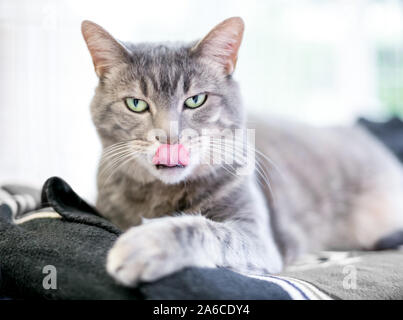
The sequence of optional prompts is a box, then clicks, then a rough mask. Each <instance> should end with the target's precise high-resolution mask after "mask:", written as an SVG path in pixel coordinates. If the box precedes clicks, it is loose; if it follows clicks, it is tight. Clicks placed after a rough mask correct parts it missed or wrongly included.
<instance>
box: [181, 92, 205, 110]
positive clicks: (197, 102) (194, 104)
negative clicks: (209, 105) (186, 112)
mask: <svg viewBox="0 0 403 320" xmlns="http://www.w3.org/2000/svg"><path fill="white" fill-rule="evenodd" d="M206 100H207V94H205V93H201V94H198V95H195V96H193V97H190V98H188V99H186V101H185V106H186V107H188V108H193V109H194V108H198V107H200V106H201V105H202V104H203V103H205V102H206Z"/></svg>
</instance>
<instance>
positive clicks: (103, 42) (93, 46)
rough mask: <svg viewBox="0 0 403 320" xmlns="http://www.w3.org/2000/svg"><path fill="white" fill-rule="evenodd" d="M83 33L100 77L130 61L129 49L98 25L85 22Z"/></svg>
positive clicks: (83, 23)
mask: <svg viewBox="0 0 403 320" xmlns="http://www.w3.org/2000/svg"><path fill="white" fill-rule="evenodd" d="M81 32H82V34H83V37H84V40H85V42H86V43H87V47H88V50H89V51H90V54H91V57H92V61H93V63H94V67H95V72H96V74H97V75H98V77H102V76H103V75H104V74H105V73H107V72H108V71H109V70H110V69H111V68H113V67H114V66H117V65H119V64H121V63H128V62H129V61H130V54H129V52H128V51H127V49H126V48H125V47H124V46H123V45H122V44H121V43H119V42H118V41H117V40H116V39H115V38H114V37H112V36H111V35H110V34H109V33H108V32H107V31H106V30H105V29H104V28H102V27H101V26H99V25H97V24H96V23H94V22H91V21H88V20H85V21H83V22H82V24H81Z"/></svg>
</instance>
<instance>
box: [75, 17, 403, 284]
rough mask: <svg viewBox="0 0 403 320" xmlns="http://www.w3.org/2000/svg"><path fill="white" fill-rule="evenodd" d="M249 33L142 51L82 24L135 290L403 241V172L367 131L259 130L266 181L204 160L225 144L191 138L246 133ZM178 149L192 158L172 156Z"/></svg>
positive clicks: (235, 28) (259, 173) (116, 216)
mask: <svg viewBox="0 0 403 320" xmlns="http://www.w3.org/2000/svg"><path fill="white" fill-rule="evenodd" d="M243 30H244V24H243V21H242V19H240V18H230V19H227V20H225V21H223V22H222V23H220V24H219V25H217V26H216V27H215V28H214V29H213V30H212V31H210V32H209V33H208V34H207V35H206V36H205V37H204V38H203V39H202V40H200V41H197V42H192V43H185V44H180V43H179V44H177V43H175V44H173V43H157V44H149V43H141V44H131V43H122V42H119V41H117V40H115V39H114V38H113V37H112V36H111V35H110V34H109V33H107V32H106V31H105V30H104V29H102V28H101V27H100V26H98V25H96V24H94V23H92V22H89V21H84V22H83V24H82V32H83V35H84V38H85V41H86V43H87V45H88V49H89V51H90V53H91V56H92V59H93V63H94V66H95V70H96V73H97V75H98V77H99V84H98V87H97V88H96V92H95V96H94V98H93V101H92V104H91V112H92V118H93V121H94V123H95V126H96V128H97V131H98V134H99V136H100V138H101V141H102V145H103V148H104V153H103V157H102V159H101V164H100V168H99V173H98V189H99V194H98V200H97V208H98V209H99V211H100V212H101V213H102V214H103V215H104V216H105V217H107V218H109V219H110V220H112V221H113V222H114V223H116V224H117V225H118V226H120V227H121V228H122V229H125V230H126V229H127V231H126V232H125V233H124V234H123V235H122V236H121V237H120V238H119V239H118V240H117V242H116V243H115V245H114V246H113V248H112V249H111V251H110V252H109V255H108V261H107V270H108V272H109V273H110V274H111V275H112V276H113V277H114V278H115V279H117V280H118V281H119V282H121V283H123V284H126V285H129V286H130V285H135V284H136V283H137V282H138V281H152V280H155V279H158V278H160V277H163V276H166V275H168V274H170V273H172V272H175V271H178V270H180V269H182V268H185V267H189V266H198V267H227V268H231V269H233V270H235V271H239V272H249V273H277V272H279V271H281V270H282V268H283V267H284V266H285V265H287V264H288V263H290V262H292V261H293V260H294V259H295V258H296V257H298V256H299V255H300V254H301V253H304V252H307V251H315V250H321V249H371V248H374V246H375V244H376V243H377V241H378V240H379V239H381V238H382V237H384V236H386V235H388V234H391V233H393V232H395V231H397V230H399V229H403V170H402V168H401V166H400V164H399V163H398V161H397V159H395V158H394V156H393V155H392V154H391V153H389V152H388V151H387V150H386V149H385V148H384V147H383V146H382V145H381V144H380V143H378V142H377V141H376V140H375V139H374V138H373V137H372V136H370V135H369V134H367V132H366V131H364V129H361V128H360V127H351V128H315V127H309V126H305V125H302V124H296V123H290V122H285V121H278V120H274V119H267V120H266V119H259V120H253V121H252V122H250V123H249V124H250V125H251V127H253V128H254V129H256V149H253V150H256V160H257V162H256V170H255V171H253V172H252V173H251V174H246V175H245V174H236V173H234V171H233V169H236V167H235V166H227V165H226V164H211V163H205V162H202V161H200V159H202V158H203V159H204V157H205V154H206V150H208V149H211V148H213V149H214V148H215V150H216V149H217V148H218V147H219V146H220V142H217V141H219V140H217V139H218V138H219V137H220V136H219V135H217V136H215V137H214V138H213V140H209V142H205V140H203V139H190V138H189V137H187V135H186V134H184V132H185V131H186V130H192V131H193V132H196V133H197V134H199V135H200V137H203V130H204V129H211V130H214V129H215V130H216V131H218V132H223V130H225V129H228V130H235V129H245V128H246V120H245V112H244V111H245V110H244V108H243V106H242V102H241V98H240V92H239V88H238V86H237V83H236V81H235V80H234V78H233V76H232V74H233V71H234V69H235V64H236V61H237V56H238V49H239V47H240V44H241V40H242V35H243ZM173 124H174V125H173ZM175 148H176V151H178V150H182V149H183V150H186V151H185V155H183V156H182V160H177V161H176V162H173V161H171V160H170V159H168V158H169V157H168V158H167V157H166V156H165V157H164V156H161V155H160V154H159V152H163V151H168V152H170V151H172V150H173V149H175ZM237 150H238V151H237ZM235 153H238V154H239V153H240V151H239V149H237V148H235ZM207 154H208V153H207ZM267 177H268V178H269V180H268V181H267Z"/></svg>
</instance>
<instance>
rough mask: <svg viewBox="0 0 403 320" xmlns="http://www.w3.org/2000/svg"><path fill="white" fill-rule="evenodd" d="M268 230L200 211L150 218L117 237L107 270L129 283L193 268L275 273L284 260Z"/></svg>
mask: <svg viewBox="0 0 403 320" xmlns="http://www.w3.org/2000/svg"><path fill="white" fill-rule="evenodd" d="M266 229H267V227H266V226H264V225H254V224H250V222H240V221H227V222H216V221H212V220H210V219H207V218H205V217H204V216H201V215H200V216H190V215H189V216H188V215H186V216H177V217H164V218H158V219H153V220H150V221H149V222H146V223H145V224H143V225H141V226H138V227H133V228H131V229H129V230H128V231H127V232H126V233H124V234H123V235H122V236H121V237H120V238H119V239H118V240H117V242H116V243H115V245H114V246H113V248H112V249H111V251H110V252H109V255H108V261H107V270H108V272H109V274H110V275H112V276H113V277H114V278H115V279H116V280H118V281H119V282H120V283H122V284H125V285H128V286H133V285H135V284H136V283H137V282H139V281H153V280H156V279H158V278H161V277H164V276H166V275H169V274H171V273H173V272H175V271H178V270H181V269H183V268H185V267H191V266H195V267H217V266H218V267H228V268H231V269H233V270H235V271H241V272H254V273H276V272H279V271H280V270H281V268H282V260H281V257H280V254H279V252H278V250H277V247H276V245H275V243H274V241H273V239H272V238H271V237H270V230H266Z"/></svg>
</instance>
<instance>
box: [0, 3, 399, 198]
mask: <svg viewBox="0 0 403 320" xmlns="http://www.w3.org/2000/svg"><path fill="white" fill-rule="evenodd" d="M230 16H241V17H243V18H244V20H245V23H246V31H245V37H244V42H243V45H242V48H241V52H240V58H239V62H238V68H237V70H236V74H235V77H236V78H237V79H238V80H239V82H240V83H241V88H242V93H243V97H244V102H245V105H246V106H247V108H248V110H249V111H250V112H251V113H263V114H265V115H267V116H282V117H287V118H292V119H296V120H301V121H305V122H309V123H312V124H316V125H329V124H349V123H352V122H354V121H355V119H356V118H357V117H358V116H366V117H368V118H370V119H374V120H378V119H379V120H382V119H386V118H388V117H390V116H392V115H400V116H402V115H403V1H401V0H248V1H245V0H220V1H217V0H170V1H167V0H159V1H156V0H146V1H145V0H128V1H125V0H114V1H106V0H94V1H91V0H35V1H32V0H0V183H3V182H23V183H30V184H32V185H34V186H41V184H42V183H43V182H44V181H45V180H46V178H48V177H50V176H52V175H58V176H61V177H63V178H64V179H65V180H67V181H68V182H69V183H70V184H71V185H72V186H73V187H74V188H75V189H76V191H77V192H78V193H79V194H81V195H82V196H84V197H85V198H87V199H89V200H90V201H92V200H93V199H94V198H95V194H96V193H95V172H96V167H97V162H98V158H99V156H100V152H101V149H100V143H99V141H98V138H97V136H96V133H95V129H94V127H93V125H92V123H91V119H90V113H89V103H90V100H91V97H92V94H93V91H94V88H95V86H96V84H97V78H96V76H95V73H94V71H93V65H92V61H91V59H90V55H89V53H88V51H87V48H86V46H85V43H84V41H83V40H82V36H81V33H80V23H81V21H82V20H84V19H89V20H92V21H94V22H96V23H98V24H100V25H102V26H103V27H104V28H106V29H107V30H108V31H109V32H111V33H112V34H113V35H114V36H116V37H117V38H119V39H121V40H124V41H134V42H135V41H166V40H172V41H177V40H193V39H197V38H200V37H202V36H204V35H205V34H206V33H207V32H208V31H209V30H210V29H211V28H212V27H213V26H214V25H216V24H217V23H219V22H220V21H221V20H223V19H225V18H227V17H230Z"/></svg>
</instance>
